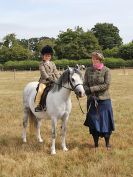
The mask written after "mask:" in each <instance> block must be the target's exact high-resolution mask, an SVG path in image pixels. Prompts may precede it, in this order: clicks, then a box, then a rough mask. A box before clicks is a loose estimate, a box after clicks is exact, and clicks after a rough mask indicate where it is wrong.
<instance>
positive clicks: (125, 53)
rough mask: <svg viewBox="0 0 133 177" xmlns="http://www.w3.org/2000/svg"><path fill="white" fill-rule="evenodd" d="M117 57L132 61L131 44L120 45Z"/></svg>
mask: <svg viewBox="0 0 133 177" xmlns="http://www.w3.org/2000/svg"><path fill="white" fill-rule="evenodd" d="M119 56H120V57H121V58H123V59H130V60H131V59H132V60H133V42H130V43H128V44H125V45H122V46H121V47H120V48H119Z"/></svg>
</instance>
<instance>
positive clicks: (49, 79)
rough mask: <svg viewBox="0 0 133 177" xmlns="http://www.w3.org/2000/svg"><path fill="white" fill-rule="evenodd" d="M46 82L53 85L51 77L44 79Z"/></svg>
mask: <svg viewBox="0 0 133 177" xmlns="http://www.w3.org/2000/svg"><path fill="white" fill-rule="evenodd" d="M46 81H48V82H49V83H50V84H53V83H54V80H53V78H52V77H48V78H47V79H46Z"/></svg>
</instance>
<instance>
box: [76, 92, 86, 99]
mask: <svg viewBox="0 0 133 177" xmlns="http://www.w3.org/2000/svg"><path fill="white" fill-rule="evenodd" d="M76 95H77V96H78V97H80V98H81V97H84V96H85V92H82V91H77V93H76Z"/></svg>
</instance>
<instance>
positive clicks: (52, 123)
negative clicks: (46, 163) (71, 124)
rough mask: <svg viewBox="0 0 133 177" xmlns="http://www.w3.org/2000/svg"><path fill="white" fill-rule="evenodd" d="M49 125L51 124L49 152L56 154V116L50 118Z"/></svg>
mask: <svg viewBox="0 0 133 177" xmlns="http://www.w3.org/2000/svg"><path fill="white" fill-rule="evenodd" d="M51 125H52V146H51V154H52V155H54V154H56V151H55V138H56V125H57V119H56V118H52V120H51Z"/></svg>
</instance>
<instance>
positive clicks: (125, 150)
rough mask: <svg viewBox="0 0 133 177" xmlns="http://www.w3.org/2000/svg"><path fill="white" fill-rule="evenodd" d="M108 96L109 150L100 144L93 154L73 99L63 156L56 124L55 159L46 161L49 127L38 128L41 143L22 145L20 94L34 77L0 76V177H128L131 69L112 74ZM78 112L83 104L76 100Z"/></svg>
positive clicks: (131, 172) (132, 136) (131, 165)
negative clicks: (110, 114)
mask: <svg viewBox="0 0 133 177" xmlns="http://www.w3.org/2000/svg"><path fill="white" fill-rule="evenodd" d="M111 72H112V85H111V88H110V93H111V96H112V103H113V110H114V117H115V127H116V130H115V132H113V134H112V137H111V144H112V149H111V150H110V151H107V150H106V148H105V146H104V140H103V139H100V147H99V149H98V151H97V152H95V151H94V148H93V141H92V137H91V136H90V135H89V133H88V129H87V127H85V126H83V123H84V119H85V116H84V115H83V114H82V113H81V111H80V109H79V106H78V103H77V100H76V98H75V95H74V94H72V103H73V108H72V113H71V115H70V119H69V121H68V131H67V146H68V148H69V151H68V152H63V151H62V149H61V143H60V140H61V137H60V122H59V124H58V126H57V129H58V130H57V141H56V150H57V154H56V155H55V156H51V155H50V145H51V127H50V121H49V120H47V121H46V120H43V122H42V128H41V130H42V131H41V132H42V137H43V139H44V143H42V144H39V143H38V142H37V141H36V137H32V138H30V137H29V133H28V137H27V140H28V142H27V144H23V143H22V139H21V132H22V119H23V106H22V91H23V88H24V86H25V85H26V84H27V83H28V82H30V81H37V80H38V78H39V72H38V71H35V72H30V71H29V72H16V73H15V76H14V73H13V72H0V177H133V69H129V70H126V71H125V72H124V71H123V70H112V71H111ZM81 105H82V107H83V109H84V110H85V108H86V98H83V99H81Z"/></svg>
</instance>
